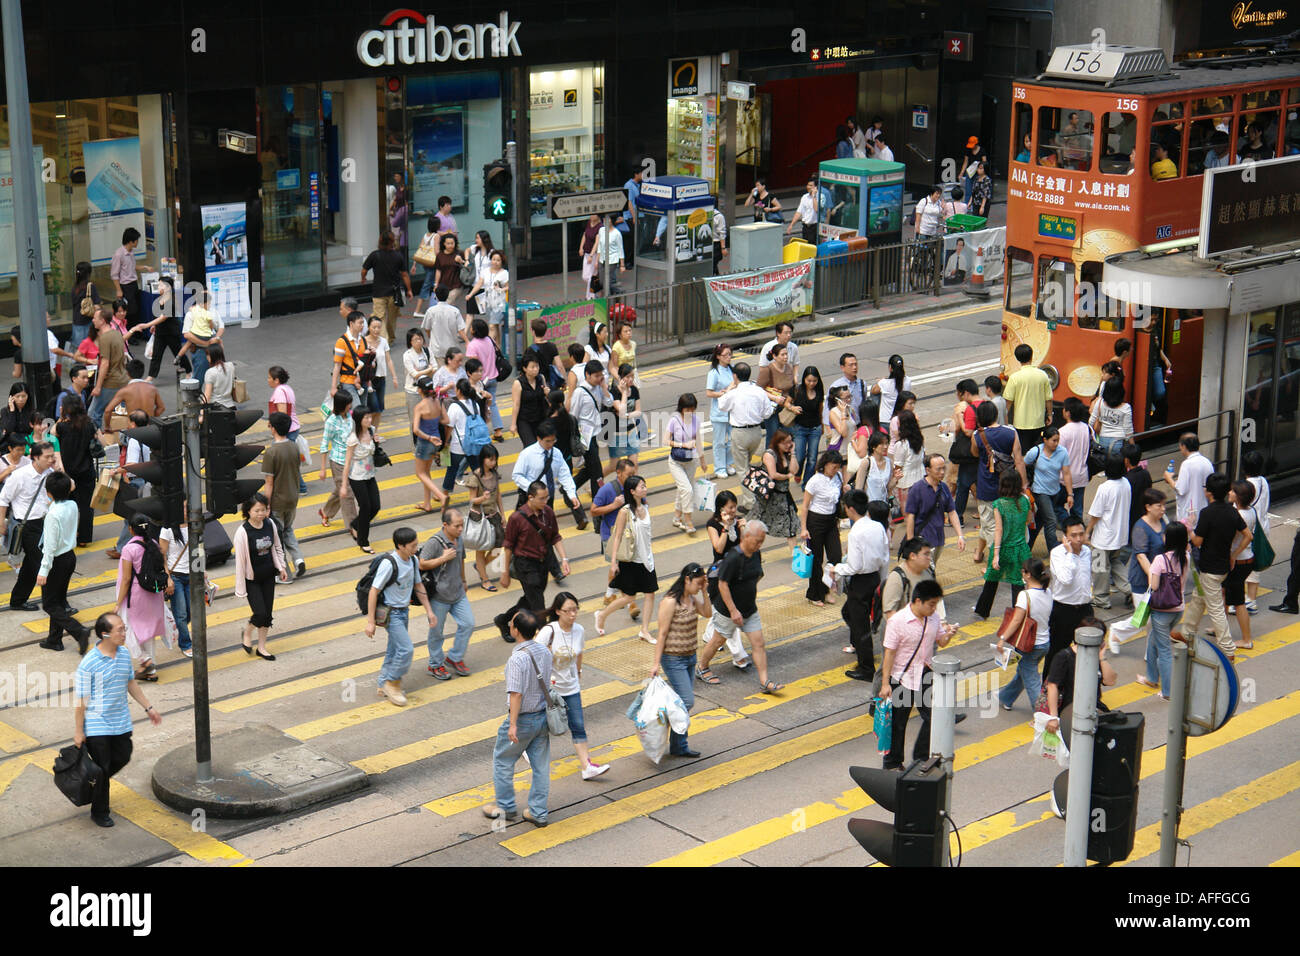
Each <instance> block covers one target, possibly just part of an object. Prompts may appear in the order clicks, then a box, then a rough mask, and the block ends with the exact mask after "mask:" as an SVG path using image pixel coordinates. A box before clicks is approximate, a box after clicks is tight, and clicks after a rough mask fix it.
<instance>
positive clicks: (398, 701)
mask: <svg viewBox="0 0 1300 956" xmlns="http://www.w3.org/2000/svg"><path fill="white" fill-rule="evenodd" d="M379 696H380V697H387V698H388V700H389V701H390V702H391V703H392V704H393V705H394V706H397V707H405V706H406V695H405V694H403V693H402V685H401V684H399V683H397V681H395V680H389V681H384V683H383V686H381V687H380V688H379Z"/></svg>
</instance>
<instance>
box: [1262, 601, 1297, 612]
mask: <svg viewBox="0 0 1300 956" xmlns="http://www.w3.org/2000/svg"><path fill="white" fill-rule="evenodd" d="M1268 609H1269V610H1270V611H1277V612H1278V613H1279V614H1300V607H1296V606H1295V605H1293V604H1286V603H1285V602H1284V603H1282V604H1271V605H1269V608H1268Z"/></svg>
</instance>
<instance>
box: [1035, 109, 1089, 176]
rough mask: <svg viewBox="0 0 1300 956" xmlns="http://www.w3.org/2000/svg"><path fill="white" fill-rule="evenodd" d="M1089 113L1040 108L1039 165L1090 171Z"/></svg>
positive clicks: (1085, 111)
mask: <svg viewBox="0 0 1300 956" xmlns="http://www.w3.org/2000/svg"><path fill="white" fill-rule="evenodd" d="M1092 133H1093V129H1092V113H1091V112H1089V111H1088V110H1068V111H1067V110H1061V109H1059V108H1057V107H1051V106H1043V107H1040V108H1039V110H1038V164H1039V165H1040V166H1049V167H1060V168H1062V169H1075V170H1079V171H1080V172H1087V171H1088V170H1090V169H1092Z"/></svg>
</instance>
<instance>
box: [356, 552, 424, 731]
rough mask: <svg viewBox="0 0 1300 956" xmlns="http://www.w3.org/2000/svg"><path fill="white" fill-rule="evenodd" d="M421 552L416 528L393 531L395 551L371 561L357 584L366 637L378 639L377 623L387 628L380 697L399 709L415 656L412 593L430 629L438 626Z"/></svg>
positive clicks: (403, 705)
mask: <svg viewBox="0 0 1300 956" xmlns="http://www.w3.org/2000/svg"><path fill="white" fill-rule="evenodd" d="M419 549H420V542H419V540H417V538H416V535H415V529H414V528H407V527H401V528H398V529H397V530H396V531H394V532H393V550H392V551H390V552H388V553H387V554H381V555H379V556H378V557H376V558H375V559H374V560H373V561H371V562H370V568H369V570H367V571H366V574H365V576H364V577H363V578H362V579H361V580H360V582H358V584H357V601H358V603H360V602H361V601H362V600H363V598H362V594H363V592H364V593H365V598H364V600H365V601H366V607H365V612H366V637H368V638H370V639H371V640H372V641H373V640H374V639H375V627H376V625H378V624H382V625H383V626H384V627H386V628H387V629H388V652H387V653H386V654H385V655H384V663H383V665H382V666H381V667H380V668H379V696H380V697H387V698H388V699H389V701H391V702H392V703H393V704H394V705H395V706H397V707H405V706H406V695H405V694H404V693H402V678H403V677H405V676H406V672H407V670H409V669H410V666H411V658H412V657H413V656H414V653H415V651H414V648H413V647H412V646H411V635H410V633H409V632H408V630H407V619H408V616H409V613H410V606H411V595H412V593H414V595H415V597H416V598H418V599H419V604H420V605H421V606H422V607H423V608H424V613H425V614H427V615H428V617H429V627H434V626H436V625H437V623H438V619H437V617H435V616H434V613H433V608H432V607H431V606H430V605H429V595H428V594H427V593H426V592H425V590H424V582H423V581H422V580H421V579H420V562H419V560H418V559H417V558H416V557H415V553H416V552H417V551H418V550H419ZM381 609H382V610H381Z"/></svg>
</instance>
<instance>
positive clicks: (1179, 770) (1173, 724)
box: [1160, 638, 1194, 866]
mask: <svg viewBox="0 0 1300 956" xmlns="http://www.w3.org/2000/svg"><path fill="white" fill-rule="evenodd" d="M1193 639H1194V638H1193ZM1170 643H1171V644H1173V651H1174V675H1173V682H1174V686H1173V689H1172V690H1171V691H1170V692H1169V733H1168V737H1167V738H1166V740H1167V743H1166V744H1165V781H1164V802H1163V809H1162V810H1161V815H1160V865H1161V866H1173V865H1174V858H1175V856H1176V855H1177V853H1178V818H1179V817H1180V816H1181V815H1182V802H1183V776H1184V774H1185V772H1186V770H1187V684H1188V677H1189V674H1190V672H1191V669H1192V667H1191V649H1190V648H1189V647H1188V646H1187V645H1186V644H1184V643H1183V642H1182V641H1179V640H1174V641H1171V642H1170Z"/></svg>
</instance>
